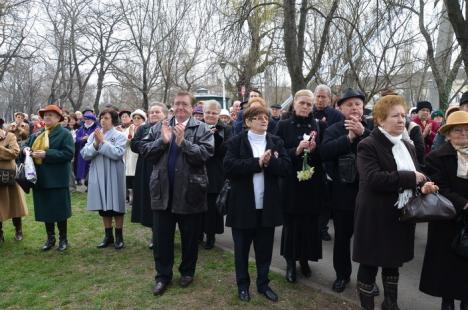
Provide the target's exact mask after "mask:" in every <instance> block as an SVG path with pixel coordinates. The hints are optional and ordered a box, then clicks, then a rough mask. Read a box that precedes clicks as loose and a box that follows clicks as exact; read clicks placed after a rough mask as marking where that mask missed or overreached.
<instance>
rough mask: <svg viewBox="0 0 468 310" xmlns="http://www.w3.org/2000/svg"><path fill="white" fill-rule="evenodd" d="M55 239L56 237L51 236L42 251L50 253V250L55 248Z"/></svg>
mask: <svg viewBox="0 0 468 310" xmlns="http://www.w3.org/2000/svg"><path fill="white" fill-rule="evenodd" d="M55 241H56V240H55V237H54V236H49V237H48V238H47V241H46V242H45V243H44V245H43V246H42V251H44V252H45V251H49V250H50V249H52V248H53V247H54V246H55Z"/></svg>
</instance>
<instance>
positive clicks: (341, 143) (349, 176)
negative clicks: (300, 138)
mask: <svg viewBox="0 0 468 310" xmlns="http://www.w3.org/2000/svg"><path fill="white" fill-rule="evenodd" d="M364 100H365V96H364V94H363V93H362V92H360V91H359V90H353V89H348V90H346V91H345V93H344V94H343V96H342V97H341V99H339V100H338V102H337V105H338V109H339V111H340V112H341V113H342V114H343V116H344V118H345V119H344V120H343V121H339V122H336V123H334V124H333V125H331V126H329V127H328V128H327V129H326V130H325V134H324V138H323V141H322V144H321V147H320V155H321V158H322V160H324V161H327V162H328V163H329V165H327V166H326V168H327V174H328V175H329V176H330V177H331V179H332V180H333V181H332V186H331V192H332V199H331V200H332V203H331V206H332V212H333V224H334V227H335V241H334V244H333V267H334V269H335V272H336V280H335V282H334V283H333V286H332V289H333V290H334V291H335V292H338V293H341V292H342V291H344V289H345V288H346V284H347V283H348V282H349V278H350V276H351V250H350V244H351V237H352V235H353V224H354V208H355V203H354V202H355V200H356V196H357V193H358V190H359V179H358V176H357V173H356V168H355V167H356V153H357V145H358V143H359V142H360V141H361V140H362V139H364V138H365V137H367V136H368V135H369V133H370V131H369V130H368V129H367V128H366V124H365V122H363V113H364Z"/></svg>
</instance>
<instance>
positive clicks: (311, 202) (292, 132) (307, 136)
mask: <svg viewBox="0 0 468 310" xmlns="http://www.w3.org/2000/svg"><path fill="white" fill-rule="evenodd" d="M313 101H314V94H313V93H312V92H311V91H310V90H307V89H303V90H300V91H298V92H297V93H296V94H295V95H294V102H293V113H292V115H291V117H290V118H288V119H285V120H281V121H279V122H278V125H277V127H276V130H275V132H276V133H275V134H276V135H278V136H279V137H280V138H282V139H283V141H284V146H285V147H286V149H287V151H288V153H289V156H290V158H291V162H292V166H293V167H292V169H291V170H290V171H289V174H288V176H287V178H286V179H285V182H284V184H283V189H282V190H283V194H284V195H283V198H284V199H283V208H284V213H285V215H286V218H285V221H284V224H283V234H282V236H281V255H282V256H283V257H284V258H285V259H286V263H287V270H286V280H287V281H288V282H291V283H294V282H296V261H299V263H300V266H301V272H302V274H303V275H304V276H305V277H310V275H311V270H310V267H309V263H308V261H309V260H310V261H318V260H319V259H321V258H322V240H321V238H320V229H319V215H320V211H321V209H322V205H323V192H324V188H323V184H324V173H323V169H322V160H321V159H320V154H319V150H318V148H319V144H320V142H321V140H322V135H323V132H324V131H325V124H324V123H322V122H320V121H318V120H316V119H314V117H313V116H312V108H313Z"/></svg>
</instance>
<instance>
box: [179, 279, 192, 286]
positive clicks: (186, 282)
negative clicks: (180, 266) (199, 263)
mask: <svg viewBox="0 0 468 310" xmlns="http://www.w3.org/2000/svg"><path fill="white" fill-rule="evenodd" d="M192 282H193V277H191V276H182V277H180V280H179V285H180V286H181V287H187V286H189V285H190V284H191V283H192Z"/></svg>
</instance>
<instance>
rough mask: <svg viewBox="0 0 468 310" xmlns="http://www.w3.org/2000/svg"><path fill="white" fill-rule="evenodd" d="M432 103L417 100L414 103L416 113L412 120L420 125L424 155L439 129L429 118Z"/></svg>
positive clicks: (428, 150)
mask: <svg viewBox="0 0 468 310" xmlns="http://www.w3.org/2000/svg"><path fill="white" fill-rule="evenodd" d="M431 112H432V104H431V103H430V102H429V101H419V102H418V103H417V104H416V113H417V114H418V115H417V116H416V117H415V118H414V119H413V122H415V123H416V124H418V125H419V127H421V132H422V136H423V139H424V156H427V154H429V152H430V151H431V147H432V143H433V142H434V138H435V136H436V134H437V130H439V125H438V124H437V123H436V122H434V121H433V120H431Z"/></svg>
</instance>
